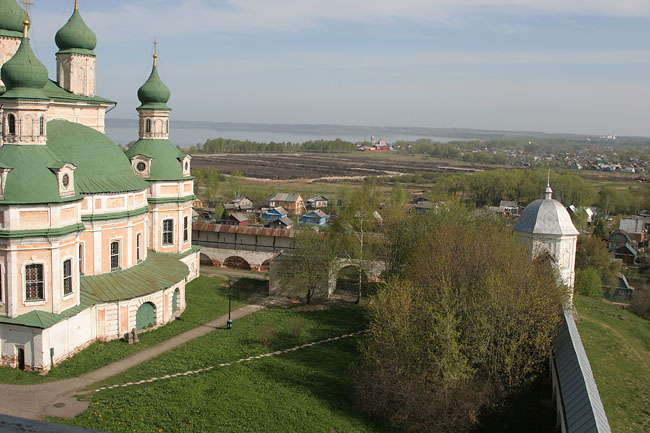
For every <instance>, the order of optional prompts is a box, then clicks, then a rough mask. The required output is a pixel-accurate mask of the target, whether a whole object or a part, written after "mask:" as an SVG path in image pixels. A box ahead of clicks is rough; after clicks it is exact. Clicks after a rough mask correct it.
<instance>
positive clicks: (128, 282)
mask: <svg viewBox="0 0 650 433" xmlns="http://www.w3.org/2000/svg"><path fill="white" fill-rule="evenodd" d="M189 272H190V271H189V269H188V268H187V265H185V263H183V262H181V261H180V260H179V259H178V257H175V256H174V255H172V254H164V253H155V252H153V251H148V252H147V260H145V261H144V262H142V263H140V264H139V265H137V266H133V267H131V268H129V269H126V270H123V271H117V272H109V273H107V274H101V275H94V276H88V277H81V291H82V292H85V293H86V295H88V296H89V297H91V298H93V299H95V302H94V303H99V302H106V301H118V300H122V299H131V298H136V297H138V296H144V295H148V294H150V293H154V292H157V291H158V290H162V289H166V288H168V287H171V286H173V285H174V284H176V283H178V282H180V281H182V280H183V279H184V278H185V277H186V276H187V275H188V274H189Z"/></svg>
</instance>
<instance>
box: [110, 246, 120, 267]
mask: <svg viewBox="0 0 650 433" xmlns="http://www.w3.org/2000/svg"><path fill="white" fill-rule="evenodd" d="M119 268H120V241H113V242H111V270H113V269H119Z"/></svg>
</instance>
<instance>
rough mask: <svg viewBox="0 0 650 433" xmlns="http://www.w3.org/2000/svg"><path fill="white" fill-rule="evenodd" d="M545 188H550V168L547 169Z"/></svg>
mask: <svg viewBox="0 0 650 433" xmlns="http://www.w3.org/2000/svg"><path fill="white" fill-rule="evenodd" d="M546 186H551V169H550V167H549V169H548V174H547V177H546Z"/></svg>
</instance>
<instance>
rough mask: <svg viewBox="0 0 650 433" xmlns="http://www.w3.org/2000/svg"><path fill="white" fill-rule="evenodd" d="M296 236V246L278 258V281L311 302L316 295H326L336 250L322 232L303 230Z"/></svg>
mask: <svg viewBox="0 0 650 433" xmlns="http://www.w3.org/2000/svg"><path fill="white" fill-rule="evenodd" d="M295 236H296V237H295V239H294V249H293V250H292V251H291V252H288V253H284V254H282V255H280V256H279V257H278V275H279V276H280V278H279V280H280V284H282V285H283V286H284V287H285V288H286V291H287V293H289V294H293V295H295V296H299V297H303V296H304V299H305V302H306V303H307V304H309V303H310V302H311V300H312V298H314V297H315V296H316V297H322V298H325V297H326V295H325V294H326V293H327V290H328V285H329V278H330V269H331V267H332V264H333V262H334V260H335V259H336V256H335V249H334V248H331V247H330V246H329V238H327V237H325V236H324V235H323V234H322V233H317V232H314V231H311V230H304V231H297V232H296V235H295Z"/></svg>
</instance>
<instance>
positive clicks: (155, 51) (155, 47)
mask: <svg viewBox="0 0 650 433" xmlns="http://www.w3.org/2000/svg"><path fill="white" fill-rule="evenodd" d="M157 63H158V41H157V40H156V37H155V36H154V37H153V65H154V66H156V64H157Z"/></svg>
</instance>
